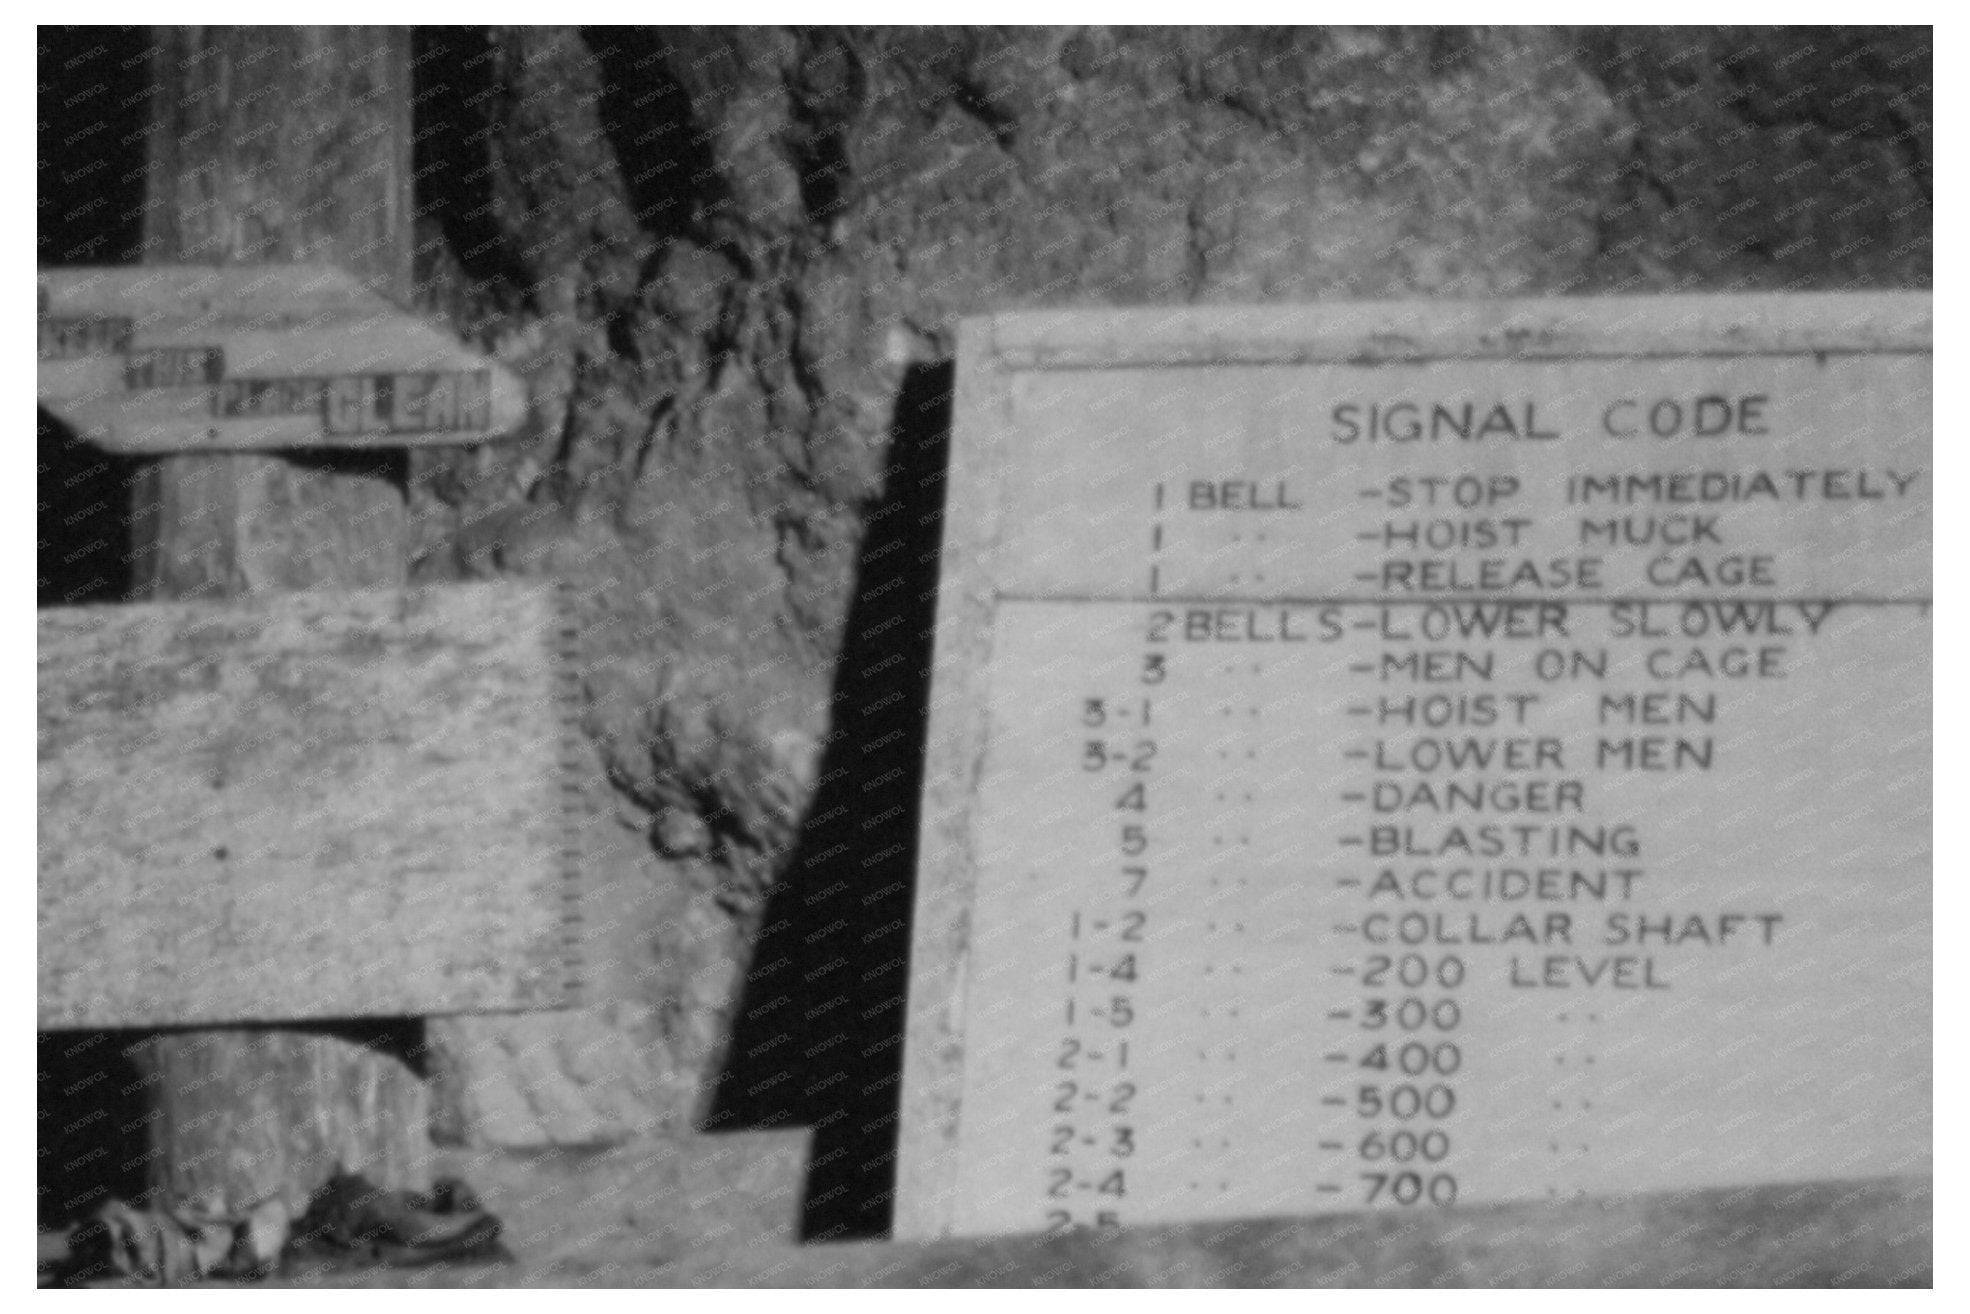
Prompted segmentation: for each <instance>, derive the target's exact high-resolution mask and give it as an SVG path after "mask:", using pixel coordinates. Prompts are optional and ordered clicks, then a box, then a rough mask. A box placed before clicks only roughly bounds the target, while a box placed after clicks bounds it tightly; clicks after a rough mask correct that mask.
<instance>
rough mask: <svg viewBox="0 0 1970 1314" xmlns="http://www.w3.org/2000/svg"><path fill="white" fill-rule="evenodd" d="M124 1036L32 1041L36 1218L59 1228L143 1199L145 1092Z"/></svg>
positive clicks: (53, 1036)
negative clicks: (110, 1205)
mask: <svg viewBox="0 0 1970 1314" xmlns="http://www.w3.org/2000/svg"><path fill="white" fill-rule="evenodd" d="M129 1035H130V1033H125V1032H119V1031H43V1032H41V1033H40V1034H39V1035H37V1036H36V1037H35V1083H34V1084H35V1123H36V1126H35V1157H36V1159H37V1160H38V1167H37V1169H36V1171H35V1175H34V1176H35V1196H36V1205H35V1217H36V1221H37V1223H38V1224H39V1225H40V1226H41V1227H44V1228H59V1227H66V1226H68V1225H69V1224H71V1223H74V1222H77V1221H79V1220H80V1219H82V1218H83V1217H85V1216H86V1215H87V1214H89V1213H90V1212H91V1211H92V1210H94V1209H96V1208H97V1207H98V1206H100V1205H102V1204H103V1203H105V1202H106V1201H107V1200H108V1199H109V1198H110V1197H112V1196H115V1197H117V1198H119V1199H123V1200H141V1199H143V1198H144V1196H145V1194H146V1193H147V1192H148V1191H149V1189H150V1187H149V1182H148V1180H147V1178H146V1169H147V1167H148V1165H149V1159H148V1157H147V1155H146V1149H147V1147H148V1145H149V1143H150V1142H149V1126H148V1123H149V1117H150V1098H149V1091H148V1090H147V1089H146V1088H145V1086H144V1081H143V1077H142V1075H141V1074H140V1073H139V1072H138V1070H137V1067H136V1065H135V1064H133V1063H132V1062H131V1061H130V1060H129V1058H128V1057H127V1056H126V1055H125V1053H124V1047H125V1046H126V1045H127V1044H128V1043H129Z"/></svg>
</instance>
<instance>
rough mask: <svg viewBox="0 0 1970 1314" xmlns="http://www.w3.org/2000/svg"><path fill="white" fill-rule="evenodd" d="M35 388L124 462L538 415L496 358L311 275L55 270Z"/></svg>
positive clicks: (411, 441) (388, 441)
mask: <svg viewBox="0 0 1970 1314" xmlns="http://www.w3.org/2000/svg"><path fill="white" fill-rule="evenodd" d="M39 291H40V297H39V311H40V321H39V324H40V334H39V342H38V362H37V366H38V367H37V391H38V396H39V400H40V403H41V405H43V406H44V407H46V408H48V409H49V410H50V411H52V412H53V413H54V414H55V415H57V416H58V417H60V418H61V419H62V420H63V421H64V422H65V423H67V424H69V425H70V426H71V427H73V428H74V429H75V430H76V431H77V432H78V433H79V434H80V435H81V436H82V437H84V438H85V439H87V440H88V441H90V442H93V443H96V444H98V445H100V446H102V447H106V448H109V449H112V450H117V451H130V452H165V451H188V450H190V451H241V450H258V449H277V448H293V447H317V448H319V447H334V448H362V447H405V446H420V445H432V444H455V443H468V442H482V441H485V440H487V439H491V438H496V437H498V436H500V435H502V434H505V433H508V432H511V431H512V430H513V429H515V428H517V427H518V425H519V424H520V422H521V421H522V420H523V419H524V417H525V415H526V390H525V387H524V385H523V384H522V383H521V381H520V380H519V379H518V378H517V377H516V376H515V375H514V374H513V373H512V372H511V371H509V370H507V369H505V368H503V367H502V366H500V365H499V364H498V362H496V361H494V360H492V359H491V358H490V357H487V356H485V355H483V354H481V353H478V352H475V351H472V350H471V349H469V348H468V347H466V346H465V345H463V344H462V343H460V342H458V341H456V340H455V339H454V338H452V337H451V336H450V335H449V334H447V333H445V332H442V331H441V330H439V329H437V328H435V327H433V326H432V325H429V324H426V323H424V322H423V321H422V320H420V319H418V318H417V317H415V316H412V315H409V314H406V313H404V312H403V311H401V310H398V309H397V308H395V307H394V306H391V305H390V304H389V303H387V302H385V301H384V300H382V299H381V298H379V297H375V296H372V295H370V294H368V293H366V292H364V291H363V290H362V288H361V287H360V286H359V285H358V284H357V283H356V282H355V280H353V279H352V278H350V277H349V276H348V275H346V274H343V273H341V272H340V271H338V270H335V269H329V268H320V267H310V266H291V267H290V266H283V267H279V268H259V267H247V268H239V269H204V268H198V269H182V268H181V269H166V270H156V269H153V268H150V267H132V268H127V269H125V268H115V269H75V270H59V271H44V272H43V273H42V275H41V279H40V289H39Z"/></svg>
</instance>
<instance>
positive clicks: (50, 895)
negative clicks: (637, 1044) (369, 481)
mask: <svg viewBox="0 0 1970 1314" xmlns="http://www.w3.org/2000/svg"><path fill="white" fill-rule="evenodd" d="M558 610H559V608H558V605H557V602H556V600H555V595H554V592H553V590H551V589H547V588H541V587H535V586H532V585H518V584H469V585H465V584H461V585H446V586H443V587H435V588H428V589H421V590H412V591H409V592H398V591H378V592H358V593H343V592H330V591H317V592H304V593H292V594H276V595H266V596H263V597H253V598H242V599H237V600H235V601H232V602H229V603H227V604H226V605H224V606H214V605H210V604H197V603H170V604H143V605H127V606H106V607H73V608H51V609H45V610H43V611H41V612H39V613H38V615H39V620H40V662H39V675H40V735H39V774H40V933H39V941H38V947H39V964H40V970H39V983H40V990H39V998H40V1010H39V1014H38V1017H39V1025H40V1026H41V1027H42V1028H44V1029H45V1028H52V1027H149V1026H181V1025H192V1024H202V1023H215V1022H265V1021H276V1020H299V1019H306V1018H346V1017H360V1016H429V1015H436V1014H443V1013H463V1012H497V1011H507V1010H518V1009H536V1008H551V1007H556V1006H559V1005H561V1004H562V1003H564V1002H566V1000H567V997H568V992H569V990H570V989H571V987H572V986H573V984H574V977H575V975H576V972H577V968H578V963H577V961H576V954H575V948H576V945H577V943H578V940H577V931H578V923H577V910H578V907H579V903H578V899H577V885H576V881H577V871H576V861H575V857H576V855H575V853H574V850H573V843H574V835H575V833H576V832H575V830H574V825H575V821H576V812H577V809H578V799H577V798H576V796H575V794H574V792H573V787H572V786H571V784H570V783H569V782H570V781H571V780H572V779H574V777H572V776H571V775H570V764H571V762H572V760H573V759H572V757H571V755H572V754H573V753H574V752H576V751H577V748H576V746H577V745H578V744H579V742H580V739H579V736H578V734H577V733H576V732H575V729H574V724H573V721H574V717H573V712H572V707H573V701H572V700H573V691H572V690H571V688H570V687H569V683H570V681H572V680H573V679H574V678H575V676H574V674H573V671H572V668H571V667H570V665H569V663H568V660H567V657H566V650H567V648H568V645H569V644H570V642H571V640H570V638H569V635H568V633H567V631H565V630H564V628H563V626H562V624H561V622H560V621H559V619H558V618H557V612H558Z"/></svg>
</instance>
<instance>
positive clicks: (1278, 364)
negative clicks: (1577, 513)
mask: <svg viewBox="0 0 1970 1314" xmlns="http://www.w3.org/2000/svg"><path fill="white" fill-rule="evenodd" d="M1933 354H1934V351H1933V349H1932V348H1929V347H1902V346H1893V347H1787V348H1776V349H1770V350H1764V351H1759V350H1729V349H1720V350H1716V351H1551V350H1548V351H1538V350H1531V351H1510V350H1504V349H1500V350H1496V351H1427V352H1416V353H1409V352H1405V351H1402V350H1400V349H1391V350H1388V351H1369V350H1362V351H1355V352H1340V351H1323V352H1305V353H1301V354H1291V353H1280V354H1277V355H1268V354H1265V353H1264V352H1263V350H1255V351H1254V352H1253V353H1252V354H1251V355H1249V356H1240V355H1239V354H1238V353H1237V349H1236V348H1230V349H1226V350H1224V351H1222V352H1221V353H1220V354H1215V355H1208V356H1207V355H1202V354H1200V355H1196V356H1144V357H1140V358H1136V359H1127V358H1123V359H1108V360H1101V359H1096V358H1093V357H1091V356H1070V355H1063V356H1062V357H1060V358H1058V359H1047V358H1045V357H1042V356H1038V355H1035V354H1032V353H1030V352H1022V351H1019V350H1018V349H1016V348H1015V349H1012V350H1009V351H1005V352H1000V353H998V354H997V355H995V356H994V357H992V360H993V363H994V364H996V365H998V366H999V367H1000V368H1001V369H1002V370H1004V371H1005V372H1006V373H1008V374H1015V373H1018V374H1072V373H1087V374H1098V373H1104V372H1107V371H1110V370H1186V369H1191V370H1195V369H1204V370H1210V369H1278V368H1282V367H1283V368H1288V369H1292V368H1301V367H1305V366H1309V365H1342V366H1346V365H1352V366H1356V367H1358V368H1374V367H1377V366H1382V365H1428V364H1433V363H1435V362H1438V361H1463V362H1469V361H1496V362H1498V363H1500V364H1529V363H1540V364H1548V363H1559V362H1566V361H1630V360H1649V361H1654V360H1778V359H1784V358H1786V357H1796V356H1813V357H1820V356H1930V355H1933Z"/></svg>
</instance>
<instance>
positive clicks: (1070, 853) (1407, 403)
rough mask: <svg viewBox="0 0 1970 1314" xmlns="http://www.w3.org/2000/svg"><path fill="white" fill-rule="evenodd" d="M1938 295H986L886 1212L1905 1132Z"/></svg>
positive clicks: (1324, 1202)
mask: <svg viewBox="0 0 1970 1314" xmlns="http://www.w3.org/2000/svg"><path fill="white" fill-rule="evenodd" d="M1929 322H1930V300H1929V297H1928V296H1927V295H1926V294H1923V295H1917V294H1906V295H1904V294H1881V295H1864V296H1861V295H1810V296H1757V297H1729V298H1692V297H1667V298H1647V299H1642V298H1617V299H1568V300H1549V301H1522V302H1500V303H1468V304H1388V305H1366V304H1364V305H1334V306H1321V307H1307V308H1277V309H1245V310H1239V309H1212V310H1202V309H1200V310H1186V311H1174V312H1163V311H1142V312H1130V313H1115V314H1109V313H1101V314H1095V313H1061V314H1026V315H1012V316H1003V317H999V318H994V319H986V320H978V321H973V322H970V323H967V324H966V325H965V326H964V329H963V332H962V335H961V338H960V357H959V381H958V395H957V409H956V421H955V427H954V432H953V438H952V444H953V445H952V458H951V469H950V476H949V497H948V504H947V510H946V519H945V540H944V547H943V577H942V584H941V590H940V595H939V608H938V630H937V653H936V664H935V670H934V683H933V695H932V712H931V731H930V745H929V759H928V766H927V780H926V789H925V814H924V820H923V832H922V843H921V852H920V857H919V863H920V888H919V892H918V904H917V913H916V924H915V930H914V936H915V939H914V947H913V955H912V966H911V971H912V986H911V991H912V993H911V1009H910V1024H909V1045H908V1058H907V1062H906V1069H905V1084H904V1094H903V1119H904V1121H903V1130H902V1141H901V1147H900V1159H899V1200H898V1211H897V1222H896V1226H897V1230H898V1232H899V1234H902V1235H910V1236H933V1235H940V1234H945V1233H992V1232H1015V1231H1025V1230H1041V1229H1057V1228H1071V1227H1080V1226H1103V1225H1118V1224H1131V1225H1132V1224H1137V1223H1161V1222H1173V1221H1180V1220H1186V1219H1221V1218H1232V1217H1240V1216H1259V1215H1269V1214H1290V1213H1315V1212H1326V1211H1333V1210H1348V1209H1364V1208H1373V1209H1382V1208H1388V1209H1427V1208H1432V1207H1443V1206H1455V1205H1465V1204H1471V1203H1482V1202H1490V1201H1510V1200H1545V1199H1570V1198H1574V1197H1577V1196H1581V1195H1613V1194H1623V1193H1632V1192H1648V1191H1656V1190H1680V1189H1684V1188H1699V1187H1721V1186H1735V1185H1741V1184H1748V1183H1764V1182H1805V1181H1813V1180H1850V1179H1855V1178H1862V1177H1871V1176H1897V1175H1920V1174H1924V1173H1927V1172H1928V1171H1929V1165H1930V1126H1931V1108H1930V1073H1931V1058H1930V1041H1929V1036H1930V1022H1931V1001H1930V986H1929V972H1930V965H1929V945H1930V883H1931V882H1930V861H1931V859H1930V816H1931V803H1930V657H1929V653H1930V619H1929V592H1930V526H1931V509H1932V496H1933V465H1932V457H1931V419H1930V406H1931V401H1930V399H1931V383H1930V369H1931V364H1930V337H1929Z"/></svg>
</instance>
